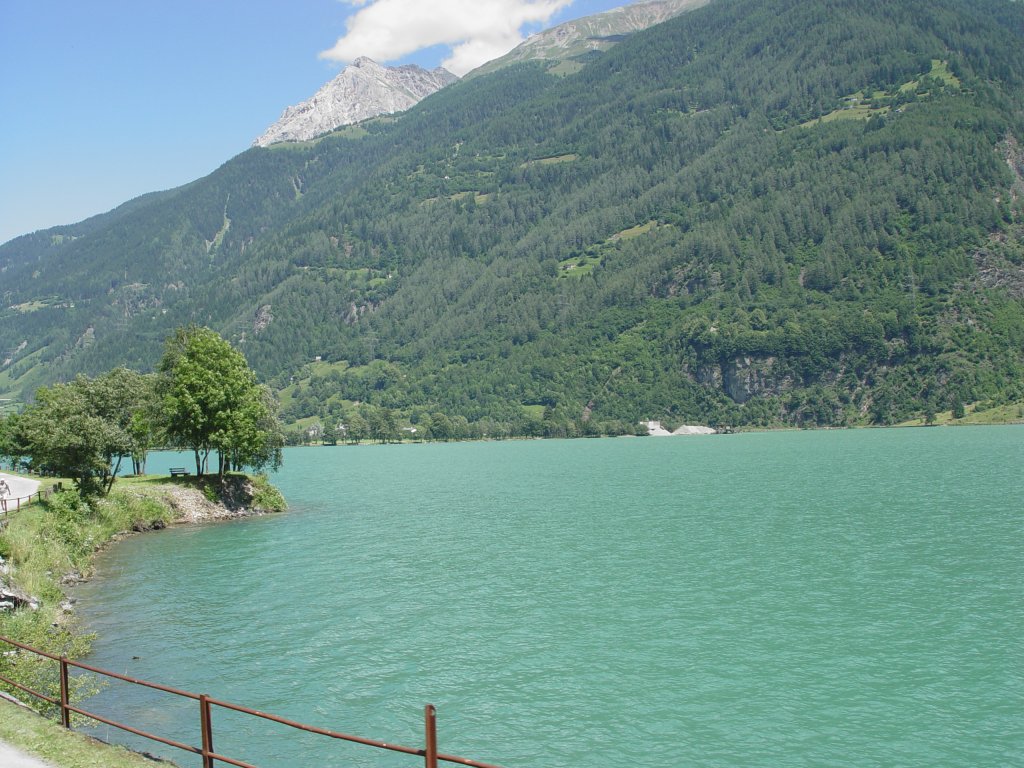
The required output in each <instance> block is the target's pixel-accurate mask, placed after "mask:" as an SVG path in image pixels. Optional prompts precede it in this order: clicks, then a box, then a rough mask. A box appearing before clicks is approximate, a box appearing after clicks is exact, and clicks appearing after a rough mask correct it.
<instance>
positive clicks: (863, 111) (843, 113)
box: [801, 59, 960, 128]
mask: <svg viewBox="0 0 1024 768" xmlns="http://www.w3.org/2000/svg"><path fill="white" fill-rule="evenodd" d="M926 77H928V78H933V79H935V80H938V81H940V82H942V83H943V84H944V85H946V86H949V87H950V88H960V80H959V78H957V76H956V75H954V74H953V73H952V72H951V71H950V69H949V64H948V63H947V62H945V61H941V60H940V59H932V68H931V70H930V71H929V72H928V73H927V74H925V75H922V76H921V77H919V78H917V79H915V80H911V81H909V82H906V83H903V85H901V86H900V87H899V88H897V89H896V90H895V91H894V92H891V93H886V92H883V91H875V92H874V93H873V94H872V95H871V96H867V95H865V94H864V93H863V92H862V91H858V92H857V93H854V94H851V95H850V96H847V97H845V98H844V99H843V102H844V106H843V107H841V108H839V109H836V110H833V111H832V112H829V113H828V114H827V115H822V116H821V117H816V118H814V119H813V120H808V121H807V122H805V123H801V127H802V128H807V127H810V126H812V125H817V124H818V123H830V122H833V121H835V120H867V119H868V118H870V117H872V116H873V115H886V114H888V113H889V111H890V106H889V105H888V104H886V103H885V101H887V100H891V99H893V98H895V97H896V96H897V95H898V94H901V93H911V92H918V94H919V95H920V96H925V95H927V92H921V88H922V84H921V81H922V80H923V79H924V78H926Z"/></svg>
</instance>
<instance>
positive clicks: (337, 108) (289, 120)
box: [253, 56, 458, 147]
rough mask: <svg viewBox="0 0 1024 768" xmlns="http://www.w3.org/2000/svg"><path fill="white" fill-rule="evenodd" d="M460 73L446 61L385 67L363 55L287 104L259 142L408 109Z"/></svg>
mask: <svg viewBox="0 0 1024 768" xmlns="http://www.w3.org/2000/svg"><path fill="white" fill-rule="evenodd" d="M456 80H458V78H457V77H456V76H455V75H453V74H452V73H451V72H449V71H448V70H446V69H443V68H442V67H438V68H437V69H433V70H426V69H423V68H422V67H418V66H416V65H414V64H406V65H404V66H401V67H386V66H383V65H381V64H378V63H377V62H376V61H374V60H373V59H370V58H367V57H366V56H360V57H359V58H357V59H356V60H355V61H353V62H352V63H351V64H349V65H348V66H347V67H345V69H343V70H342V71H341V72H340V73H338V75H337V77H335V78H334V79H333V80H331V81H330V82H329V83H327V84H326V85H325V86H323V87H322V88H321V89H320V90H319V91H317V92H316V93H315V94H314V95H313V97H312V98H311V99H309V100H308V101H304V102H302V103H301V104H296V105H295V106H293V107H288V108H287V109H286V110H285V111H284V113H283V114H282V115H281V117H280V119H278V121H277V122H276V123H274V124H273V125H271V126H270V127H269V128H268V129H267V130H266V131H265V132H264V133H263V135H262V136H260V137H259V138H258V139H256V141H254V142H253V145H254V146H260V147H266V146H268V145H270V144H276V143H278V142H282V141H307V140H309V139H312V138H315V137H317V136H320V135H321V134H324V133H328V132H330V131H333V130H335V129H337V128H340V127H341V126H343V125H350V124H352V123H358V122H359V121H361V120H368V119H369V118H371V117H376V116H377V115H386V114H392V113H394V112H403V111H405V110H407V109H409V108H410V107H412V106H413V105H415V104H416V103H418V102H419V101H420V100H421V99H424V98H426V97H427V96H429V95H430V94H432V93H434V92H435V91H438V90H440V89H441V88H443V87H444V86H446V85H448V84H450V83H453V82H455V81H456Z"/></svg>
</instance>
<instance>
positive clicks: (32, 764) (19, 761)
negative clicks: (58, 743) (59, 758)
mask: <svg viewBox="0 0 1024 768" xmlns="http://www.w3.org/2000/svg"><path fill="white" fill-rule="evenodd" d="M0 765H2V766H3V767H4V768H53V766H52V765H51V764H50V763H44V762H43V761H42V760H40V759H39V758H37V757H32V756H31V755H27V754H25V753H24V752H22V751H21V750H19V749H15V748H14V747H10V746H8V745H7V744H4V743H3V742H0Z"/></svg>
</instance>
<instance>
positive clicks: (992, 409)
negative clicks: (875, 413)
mask: <svg viewBox="0 0 1024 768" xmlns="http://www.w3.org/2000/svg"><path fill="white" fill-rule="evenodd" d="M307 422H308V423H305V424H304V425H302V426H298V427H296V426H294V425H293V427H292V429H291V431H290V432H289V435H288V437H289V440H288V442H287V446H288V447H289V448H318V447H337V446H359V445H381V444H420V443H461V442H493V441H504V440H548V439H585V438H618V437H665V436H672V437H695V436H705V435H710V434H712V432H711V431H710V429H711V428H707V427H705V425H692V424H691V425H687V424H681V423H677V422H672V421H668V422H665V423H664V424H667V425H668V426H666V427H665V432H667V433H668V434H663V433H662V432H651V431H650V427H649V426H648V425H650V424H654V423H659V424H661V422H654V421H644V422H638V425H639V426H640V428H639V429H637V431H636V432H632V433H623V434H604V433H595V434H582V433H581V434H574V435H568V436H567V435H514V436H475V435H464V436H453V437H448V438H437V437H432V436H429V435H428V436H422V435H419V434H416V433H410V432H409V431H408V430H407V429H406V430H401V431H399V432H398V433H395V434H392V435H390V436H388V437H386V438H370V437H364V438H360V439H347V438H346V437H345V436H344V433H343V432H340V433H339V436H338V437H337V438H336V439H334V440H331V439H330V438H329V437H328V435H327V433H326V431H325V430H324V428H323V427H322V426H321V424H320V422H319V421H316V420H307ZM664 424H663V426H664ZM1019 424H1024V400H1021V401H1014V402H1010V403H1004V404H1001V405H997V404H993V403H990V402H985V401H981V402H977V403H970V404H967V405H965V406H964V407H963V415H958V414H957V413H955V412H954V411H953V410H951V409H950V410H946V411H939V412H936V413H922V414H920V415H919V416H917V417H915V418H912V419H908V420H905V421H901V422H898V423H894V424H867V423H864V424H845V425H813V426H799V425H794V424H778V425H773V426H752V425H741V426H736V427H722V426H721V425H719V427H718V428H717V429H715V431H714V434H719V435H722V434H738V433H742V432H789V431H794V430H817V429H822V430H835V429H899V428H904V427H972V426H999V425H1003V426H1010V425H1019ZM705 430H708V431H705ZM300 435H301V437H300Z"/></svg>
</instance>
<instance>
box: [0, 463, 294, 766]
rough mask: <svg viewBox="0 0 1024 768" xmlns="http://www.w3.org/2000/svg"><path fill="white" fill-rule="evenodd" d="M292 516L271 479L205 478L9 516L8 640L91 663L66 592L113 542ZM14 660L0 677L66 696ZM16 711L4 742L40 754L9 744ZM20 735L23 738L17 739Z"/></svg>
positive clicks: (65, 496) (48, 669) (126, 488)
mask: <svg viewBox="0 0 1024 768" xmlns="http://www.w3.org/2000/svg"><path fill="white" fill-rule="evenodd" d="M64 485H65V487H67V486H69V485H70V484H69V483H67V482H65V483H64ZM284 508H285V503H284V499H283V498H282V497H281V494H280V493H279V492H278V491H277V489H276V488H274V487H273V486H272V485H270V483H269V482H268V481H267V480H266V478H246V477H244V476H234V477H231V478H229V482H227V483H225V484H224V485H223V486H222V485H220V484H218V483H217V482H216V479H205V478H204V479H202V480H199V479H196V478H179V479H175V480H173V481H172V480H169V479H168V478H166V477H143V478H124V479H121V480H118V482H117V484H116V485H115V486H114V488H113V490H112V491H111V493H110V494H109V495H108V496H106V497H104V498H100V499H91V500H88V501H86V500H84V499H82V498H81V497H80V496H79V495H78V494H77V493H76V492H74V491H64V492H60V493H55V494H53V495H51V496H50V497H49V499H47V500H46V501H43V502H41V503H40V502H37V503H33V504H31V505H29V506H27V507H25V508H23V509H21V510H19V511H18V512H15V513H12V514H11V515H9V516H8V517H7V519H6V525H5V526H4V527H3V529H2V530H0V557H2V558H3V565H2V572H0V583H2V585H3V587H4V591H5V593H6V594H7V596H8V597H7V601H8V602H10V603H14V607H13V608H8V609H7V610H2V611H0V635H4V636H6V637H9V638H11V639H13V640H16V641H18V642H21V643H24V644H26V645H31V646H33V647H35V648H38V649H40V650H43V651H46V652H48V653H51V654H54V655H62V656H67V657H69V658H77V657H81V656H83V655H85V654H86V653H88V651H89V644H90V640H91V639H92V638H91V637H90V636H88V635H86V634H83V633H82V632H81V631H80V628H79V627H78V625H77V622H76V620H75V617H74V615H73V614H72V613H71V611H70V606H69V605H68V603H67V601H66V596H65V594H64V587H65V586H66V585H68V584H69V583H73V582H75V581H78V580H80V579H83V578H88V577H89V575H90V574H91V571H92V567H93V558H94V556H95V554H96V553H97V552H98V551H99V550H101V549H102V548H103V547H105V546H106V545H107V544H109V543H110V542H111V541H114V540H116V539H117V538H119V537H121V536H122V535H125V534H127V533H129V532H133V531H135V532H138V531H149V530H154V529H160V528H164V527H167V526H169V525H173V524H175V523H178V522H199V521H202V520H212V519H220V518H230V517H238V516H242V515H246V514H252V513H258V512H275V511H282V510H283V509H284ZM0 645H3V644H0ZM8 651H10V648H9V647H2V648H0V674H2V675H4V676H5V677H9V678H11V679H14V680H17V681H18V682H19V683H21V684H22V685H25V686H28V687H30V688H32V689H34V690H36V691H39V692H42V693H44V694H46V695H48V696H52V697H56V696H58V695H59V681H58V676H57V674H56V666H55V663H54V662H52V661H49V660H46V659H41V658H39V657H36V656H35V655H34V654H29V653H10V652H8ZM0 689H2V690H5V691H6V692H7V693H9V694H11V695H13V696H15V697H17V698H19V699H21V700H24V701H26V702H27V703H29V704H30V705H31V706H33V707H34V708H36V709H38V710H39V711H40V712H41V713H43V714H45V715H48V716H51V717H54V716H55V715H56V708H55V707H54V706H53V705H50V704H48V703H46V702H44V701H41V700H37V699H35V698H34V697H31V696H28V695H27V694H24V693H23V692H21V691H18V690H17V689H15V688H13V687H11V686H7V685H0ZM93 692H95V683H94V682H92V681H91V676H90V677H82V678H77V677H76V678H73V681H72V692H71V693H72V700H82V699H84V698H86V697H88V696H89V695H91V694H92V693H93ZM13 709H16V707H13V706H12V707H4V708H3V709H2V710H0V738H3V739H4V740H7V741H10V742H11V743H14V744H16V745H20V746H23V747H25V748H27V749H32V746H31V743H28V744H22V743H20V742H19V741H18V740H17V739H16V738H14V737H13V736H12V737H11V738H8V737H7V736H5V735H3V734H4V733H6V732H11V731H10V729H8V728H7V726H5V725H4V724H3V722H4V721H5V720H6V719H7V716H8V710H13ZM17 732H19V729H18V728H14V729H13V731H12V733H15V734H16V733H17ZM60 764H61V765H72V764H71V763H60ZM83 764H87V765H107V763H106V762H92V763H83ZM111 764H112V765H117V763H111Z"/></svg>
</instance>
